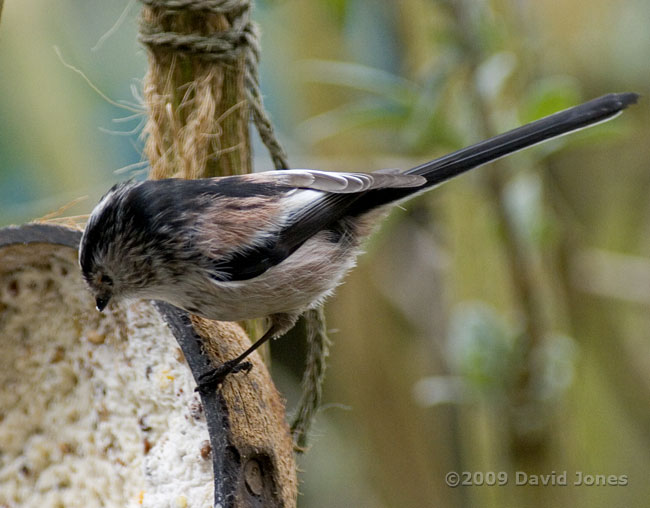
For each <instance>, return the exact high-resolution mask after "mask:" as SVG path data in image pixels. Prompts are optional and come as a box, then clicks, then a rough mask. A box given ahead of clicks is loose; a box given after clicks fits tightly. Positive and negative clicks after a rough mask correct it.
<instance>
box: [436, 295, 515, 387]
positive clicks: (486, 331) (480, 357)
mask: <svg viewBox="0 0 650 508" xmlns="http://www.w3.org/2000/svg"><path fill="white" fill-rule="evenodd" d="M511 352H512V333H511V331H510V330H509V328H508V326H507V325H506V323H505V322H504V321H503V319H502V318H501V317H500V316H499V315H498V313H497V312H496V310H495V309H494V308H493V307H491V306H489V305H487V304H485V303H483V302H465V303H463V304H460V305H459V306H458V307H457V308H456V309H455V310H454V312H453V313H452V316H451V320H450V325H449V342H448V354H449V361H450V364H451V367H452V369H453V370H454V372H456V373H457V374H459V375H461V376H462V377H463V378H464V379H465V381H466V382H467V384H468V385H469V386H472V387H474V388H476V389H479V390H483V391H489V392H494V393H499V392H501V391H502V389H503V387H504V386H505V382H506V380H507V377H508V371H509V366H510V364H511V362H510V357H511V354H512V353H511Z"/></svg>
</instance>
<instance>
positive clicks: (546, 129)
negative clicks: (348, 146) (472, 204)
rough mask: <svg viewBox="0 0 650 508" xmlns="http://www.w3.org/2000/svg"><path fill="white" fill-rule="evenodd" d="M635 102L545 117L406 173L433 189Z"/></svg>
mask: <svg viewBox="0 0 650 508" xmlns="http://www.w3.org/2000/svg"><path fill="white" fill-rule="evenodd" d="M638 98H639V95H638V94H636V93H611V94H608V95H603V96H602V97H599V98H598V99H594V100H591V101H589V102H585V103H584V104H581V105H579V106H574V107H572V108H569V109H566V110H564V111H560V112H559V113H555V114H553V115H549V116H546V117H544V118H542V119H540V120H537V121H535V122H532V123H529V124H526V125H524V126H522V127H518V128H516V129H513V130H511V131H508V132H506V133H504V134H499V135H498V136H495V137H493V138H490V139H487V140H485V141H481V142H480V143H477V144H475V145H472V146H469V147H467V148H463V149H461V150H458V151H456V152H453V153H450V154H448V155H445V156H444V157H440V158H439V159H435V160H432V161H430V162H427V163H425V164H422V165H420V166H417V167H415V168H413V169H410V170H408V171H406V173H414V174H416V175H422V176H424V177H426V179H427V180H428V185H427V186H431V185H436V184H439V183H442V182H444V181H445V180H449V179H450V178H453V177H454V176H456V175H460V174H461V173H464V172H465V171H469V170H470V169H474V168H476V167H478V166H482V165H483V164H487V163H488V162H492V161H495V160H497V159H499V158H501V157H505V156H506V155H509V154H511V153H513V152H516V151H518V150H523V149H524V148H528V147H529V146H533V145H536V144H537V143H542V142H544V141H547V140H549V139H552V138H556V137H559V136H563V135H564V134H569V133H570V132H574V131H577V130H580V129H584V128H585V127H590V126H592V125H595V124H597V123H601V122H605V121H607V120H610V119H612V118H614V117H615V116H617V115H618V114H619V113H621V111H623V110H624V109H625V108H626V107H627V106H629V105H630V104H635V103H636V101H637V99H638Z"/></svg>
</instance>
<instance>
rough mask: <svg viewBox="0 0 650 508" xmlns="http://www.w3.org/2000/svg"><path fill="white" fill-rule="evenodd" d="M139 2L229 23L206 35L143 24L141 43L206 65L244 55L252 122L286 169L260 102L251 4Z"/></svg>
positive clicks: (241, 0)
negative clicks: (216, 17)
mask: <svg viewBox="0 0 650 508" xmlns="http://www.w3.org/2000/svg"><path fill="white" fill-rule="evenodd" d="M140 1H141V2H142V3H143V4H145V5H148V6H150V7H157V8H160V9H163V10H164V11H167V12H168V13H169V14H172V13H174V12H177V11H179V10H190V11H198V12H202V13H212V14H220V15H223V16H225V17H226V18H227V19H228V20H229V22H230V28H228V29H226V30H223V31H219V32H217V33H212V34H209V35H203V34H197V33H192V34H180V33H177V32H168V31H165V29H164V27H162V26H161V25H160V24H155V25H154V24H148V23H142V24H141V26H140V42H142V43H143V44H144V45H145V46H147V47H149V48H151V49H155V48H166V49H167V50H171V51H176V52H179V53H184V54H187V55H191V56H193V57H197V58H200V59H202V60H205V61H208V62H224V63H233V62H236V61H237V60H238V59H239V58H240V57H241V56H242V54H243V55H244V58H245V62H246V66H245V78H244V81H245V87H246V95H247V99H248V103H249V105H250V108H251V116H252V119H253V123H254V124H255V127H256V128H257V131H258V132H259V135H260V138H261V139H262V142H263V143H264V145H265V146H266V148H267V150H268V151H269V154H270V155H271V159H272V161H273V165H274V166H275V168H276V169H285V168H288V167H289V161H288V160H287V155H286V152H285V151H284V149H283V148H282V146H281V145H280V143H279V142H278V140H277V137H276V136H275V131H274V129H273V124H272V123H271V120H270V118H269V116H268V114H267V112H266V109H265V108H264V103H263V100H262V92H261V91H260V86H259V74H258V70H257V68H258V64H259V58H260V45H259V30H258V28H257V25H256V24H255V23H253V21H251V19H250V7H251V6H250V2H249V1H247V0H194V1H192V0H140ZM163 17H164V15H163Z"/></svg>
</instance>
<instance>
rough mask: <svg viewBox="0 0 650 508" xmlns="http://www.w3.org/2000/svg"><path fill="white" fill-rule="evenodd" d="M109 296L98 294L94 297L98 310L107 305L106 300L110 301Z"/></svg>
mask: <svg viewBox="0 0 650 508" xmlns="http://www.w3.org/2000/svg"><path fill="white" fill-rule="evenodd" d="M110 299H111V297H110V296H98V297H96V298H95V303H96V304H97V310H98V311H99V312H101V311H103V310H104V309H105V308H106V306H107V305H108V302H109V301H110Z"/></svg>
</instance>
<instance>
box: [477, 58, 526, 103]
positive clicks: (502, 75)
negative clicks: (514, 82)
mask: <svg viewBox="0 0 650 508" xmlns="http://www.w3.org/2000/svg"><path fill="white" fill-rule="evenodd" d="M516 66H517V57H516V56H515V54H514V53H512V52H511V51H502V52H500V53H495V54H493V55H490V56H489V57H488V58H487V59H486V60H485V61H484V62H483V63H482V64H481V65H480V66H479V67H478V69H476V87H477V89H478V92H479V93H480V94H481V95H482V96H483V97H484V98H485V99H486V100H487V101H494V100H495V99H496V98H497V97H498V96H499V94H500V93H501V91H502V90H503V86H504V85H505V83H506V81H507V80H508V78H509V77H510V76H512V72H513V71H514V70H515V68H516Z"/></svg>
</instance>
